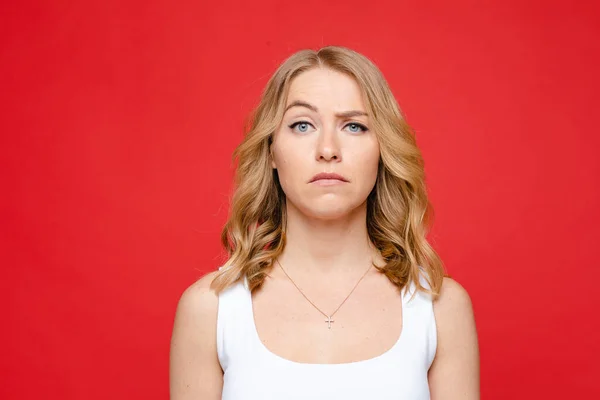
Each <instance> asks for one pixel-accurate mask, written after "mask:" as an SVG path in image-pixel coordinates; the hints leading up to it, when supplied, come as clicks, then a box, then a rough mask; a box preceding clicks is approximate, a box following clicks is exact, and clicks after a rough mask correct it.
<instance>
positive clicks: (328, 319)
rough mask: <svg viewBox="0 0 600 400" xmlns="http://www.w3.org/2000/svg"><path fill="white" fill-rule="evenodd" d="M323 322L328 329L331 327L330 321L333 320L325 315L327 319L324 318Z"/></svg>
mask: <svg viewBox="0 0 600 400" xmlns="http://www.w3.org/2000/svg"><path fill="white" fill-rule="evenodd" d="M325 322H327V327H328V328H329V329H331V323H332V322H335V321H334V320H332V319H331V317H327V319H326V320H325Z"/></svg>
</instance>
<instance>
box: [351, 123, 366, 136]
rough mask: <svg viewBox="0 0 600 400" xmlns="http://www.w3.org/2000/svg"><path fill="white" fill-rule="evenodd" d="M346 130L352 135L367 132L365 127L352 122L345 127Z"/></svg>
mask: <svg viewBox="0 0 600 400" xmlns="http://www.w3.org/2000/svg"><path fill="white" fill-rule="evenodd" d="M346 128H348V130H349V131H350V132H352V133H360V132H366V131H368V129H367V127H366V126H364V125H361V124H357V123H356V122H352V123H350V124H348V125H346Z"/></svg>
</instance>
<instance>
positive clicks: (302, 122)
mask: <svg viewBox="0 0 600 400" xmlns="http://www.w3.org/2000/svg"><path fill="white" fill-rule="evenodd" d="M300 124H307V125H310V126H312V127H313V128H314V126H313V124H311V123H310V122H308V121H298V122H294V123H293V124H291V125H289V128H290V129H294V128H295V127H296V126H298V125H300ZM348 125H356V126H358V127H359V128H360V130H361V131H362V132H367V131H368V130H369V128H367V127H366V126H364V125H363V124H359V123H358V122H350V123H348V124H346V125H345V126H344V128H346V127H347V126H348ZM352 133H357V132H352Z"/></svg>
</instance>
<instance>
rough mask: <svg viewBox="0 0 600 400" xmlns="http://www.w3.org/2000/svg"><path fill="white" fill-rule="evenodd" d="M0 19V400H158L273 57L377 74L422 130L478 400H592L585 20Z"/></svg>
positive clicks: (462, 8) (59, 6)
mask: <svg viewBox="0 0 600 400" xmlns="http://www.w3.org/2000/svg"><path fill="white" fill-rule="evenodd" d="M596 4H597V3H596ZM1 7H2V9H3V12H2V19H3V21H0V34H1V38H2V39H1V40H2V47H1V65H0V72H1V73H0V87H1V88H2V89H1V90H2V107H1V110H0V113H1V114H0V116H1V122H2V125H1V127H2V128H1V129H2V135H1V138H2V139H1V140H2V142H1V143H0V145H1V150H0V151H1V154H2V158H1V165H0V167H1V169H0V171H1V174H2V175H1V179H2V188H3V190H2V196H0V205H1V215H0V217H1V219H2V220H1V225H2V230H1V234H2V237H1V246H2V258H1V259H2V264H3V268H2V270H3V273H2V275H3V277H2V278H1V279H0V282H1V283H0V290H1V293H2V297H3V299H2V306H3V309H4V312H3V313H2V322H3V323H2V325H3V328H2V336H3V339H2V354H1V357H0V368H1V370H0V376H1V377H2V378H0V379H1V384H0V398H2V399H33V398H46V399H105V398H115V399H120V398H122V399H132V398H140V399H141V398H143V399H165V398H167V396H168V351H169V339H170V333H171V327H172V321H173V315H174V311H175V306H176V303H177V300H178V298H179V295H180V294H181V292H182V291H183V289H184V288H185V287H187V286H188V285H189V284H191V283H192V282H193V281H194V280H195V279H196V278H198V277H199V276H200V275H201V274H202V273H204V272H206V271H208V270H213V269H215V268H216V267H217V266H218V265H219V263H220V262H221V260H222V258H221V257H222V254H221V251H220V247H219V232H220V228H221V226H222V224H223V223H224V221H225V218H226V215H227V206H228V196H229V193H230V189H231V185H230V178H231V176H232V169H231V165H232V164H231V161H230V155H231V152H232V151H233V149H234V146H235V145H236V144H237V143H238V142H239V141H240V139H241V137H242V131H241V128H242V124H243V121H244V117H245V116H246V114H247V113H248V111H249V110H250V109H251V107H252V106H253V105H254V104H255V103H256V100H257V98H258V95H259V93H260V91H261V90H262V88H263V86H264V85H265V83H266V81H267V79H268V77H269V75H270V74H271V73H272V72H273V71H274V69H275V68H276V66H277V65H278V64H279V63H280V62H281V61H282V60H283V59H284V58H285V57H287V56H288V55H290V54H291V53H292V52H294V51H295V50H298V49H300V48H304V47H312V48H316V47H319V46H321V45H327V44H341V45H345V46H349V47H351V48H354V49H356V50H358V51H360V52H363V53H364V54H366V55H367V56H369V57H370V58H371V59H372V60H374V61H375V62H376V63H377V64H378V65H379V67H380V68H381V69H382V71H383V72H384V74H385V75H386V77H387V79H388V80H389V83H390V85H391V87H392V89H393V91H394V93H395V94H396V96H397V98H398V100H399V102H400V104H401V106H402V108H403V109H404V111H405V113H406V115H407V118H408V120H409V122H410V123H411V124H412V125H413V126H414V127H415V128H416V131H417V140H418V142H419V144H420V146H421V147H422V149H423V153H424V157H425V161H426V171H427V175H428V183H429V188H430V192H431V199H432V202H433V204H434V206H435V210H436V216H437V218H436V222H435V227H434V230H433V231H432V233H431V235H430V238H431V240H432V242H433V244H434V246H435V247H436V248H437V249H438V250H439V252H440V254H441V256H442V257H443V259H444V261H445V263H446V267H447V270H448V271H449V273H450V274H451V275H453V276H454V277H455V279H457V280H458V281H459V282H460V283H462V284H463V286H465V287H466V288H467V290H468V291H469V293H470V294H471V297H472V299H473V302H474V307H475V313H476V319H477V323H478V329H479V335H480V347H481V363H482V364H481V385H482V395H483V398H485V399H530V398H540V399H542V398H543V399H559V398H579V397H581V398H600V390H599V389H598V388H597V386H596V385H595V383H596V382H595V381H596V380H597V376H598V373H599V372H600V371H599V368H598V366H597V360H598V356H599V355H600V352H599V344H598V334H597V333H596V328H597V326H598V311H597V309H598V305H599V302H598V299H597V290H598V279H599V278H600V273H599V272H598V267H599V266H598V256H599V255H600V254H599V251H598V244H597V241H598V238H599V237H598V236H599V235H598V226H599V224H600V215H599V212H598V205H599V203H600V202H599V197H600V189H599V186H600V184H599V182H600V179H599V178H600V161H599V159H598V155H597V154H598V152H599V150H600V140H599V138H598V129H597V119H598V107H599V106H600V101H599V97H600V96H599V89H600V81H599V78H598V70H599V63H598V57H599V54H600V32H599V30H600V28H599V26H600V23H599V15H600V13H599V10H598V6H597V5H594V2H591V1H590V2H589V3H586V2H575V1H568V0H565V1H560V2H531V1H530V2H522V1H508V2H507V1H495V2H485V3H484V2H479V1H471V2H469V1H463V0H461V1H453V2H449V1H443V0H436V1H433V2H418V1H414V2H402V1H388V2H383V1H374V2H363V1H360V2H359V1H332V0H330V1H327V2H324V1H315V0H306V1H302V2H283V1H272V0H261V1H260V2H254V3H249V2H241V1H240V2H238V3H235V2H230V1H218V2H211V3H210V4H209V3H208V2H204V3H203V2H202V1H200V2H197V1H195V2H192V1H183V2H182V1H176V2H168V1H166V0H159V1H156V0H155V1H147V2H141V1H135V2H134V1H124V2H123V1H115V0H108V1H106V0H105V1H93V2H88V1H86V2H70V1H62V2H50V1H48V2H41V1H40V2H18V4H7V3H3V4H2V6H1ZM593 394H595V395H596V396H598V397H595V396H594V395H593Z"/></svg>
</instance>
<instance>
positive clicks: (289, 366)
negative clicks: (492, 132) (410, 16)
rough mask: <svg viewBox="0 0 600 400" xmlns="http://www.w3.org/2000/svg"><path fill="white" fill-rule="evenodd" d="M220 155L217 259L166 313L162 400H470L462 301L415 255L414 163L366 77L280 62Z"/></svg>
mask: <svg viewBox="0 0 600 400" xmlns="http://www.w3.org/2000/svg"><path fill="white" fill-rule="evenodd" d="M235 155H236V157H237V159H238V167H237V174H236V190H235V193H234V196H233V200H232V205H231V215H230V218H229V220H228V222H227V224H226V226H225V228H224V230H223V234H222V240H223V244H224V246H225V248H226V249H227V251H228V253H229V259H228V260H227V262H226V263H225V264H224V265H223V266H222V267H221V268H220V269H219V270H218V271H215V272H212V273H209V274H208V275H206V276H204V277H203V278H201V279H200V280H199V281H197V282H196V283H194V284H193V285H191V286H190V287H189V288H188V289H187V290H186V291H185V292H184V293H183V295H182V297H181V299H180V301H179V305H178V308H177V313H176V317H175V324H174V328H173V336H172V342H171V364H170V388H171V399H172V400H188V399H189V400H192V399H194V400H215V399H221V398H222V399H226V400H238V399H240V400H241V399H244V400H268V399H328V400H332V399H344V400H350V399H378V400H384V399H411V400H420V399H429V398H431V399H435V400H453V399H478V398H479V354H478V344H477V334H476V329H475V323H474V318H473V311H472V307H471V302H470V299H469V296H468V294H467V293H466V292H465V290H464V289H463V288H462V287H461V286H460V285H459V284H458V283H457V282H455V281H454V280H452V279H450V278H447V277H444V273H443V267H442V262H441V260H440V258H439V257H438V255H437V254H436V253H435V251H434V250H433V249H432V247H431V246H430V245H429V244H428V242H427V240H426V232H427V229H428V227H429V224H430V215H431V206H430V204H429V201H428V199H427V195H426V187H425V177H424V170H423V160H422V157H421V153H420V151H419V149H418V148H417V146H416V143H415V138H414V135H413V132H412V130H411V129H410V127H409V126H408V125H407V123H406V122H405V120H404V118H403V116H402V114H401V112H400V110H399V107H398V105H397V103H396V101H395V99H394V97H393V95H392V93H391V91H390V89H389V87H388V85H387V83H386V81H385V79H384V77H383V76H382V74H381V72H380V71H379V70H378V69H377V67H376V66H375V65H374V64H373V63H371V62H370V61H369V60H368V59H367V58H366V57H364V56H362V55H360V54H358V53H356V52H354V51H352V50H349V49H346V48H342V47H333V46H330V47H325V48H322V49H320V50H319V51H311V50H303V51H300V52H298V53H295V54H294V55H292V56H291V57H290V58H288V59H287V60H286V61H285V62H284V63H283V64H282V65H281V66H280V67H279V69H278V70H277V71H276V72H275V74H274V75H273V77H272V78H271V79H270V80H269V82H268V84H267V87H266V89H265V91H264V93H263V96H262V99H261V102H260V104H259V106H258V108H257V110H256V112H255V114H254V116H253V119H252V123H251V124H250V126H249V129H248V132H247V134H246V137H245V139H244V141H243V143H242V144H241V145H240V146H239V147H238V149H237V150H236V154H235Z"/></svg>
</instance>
